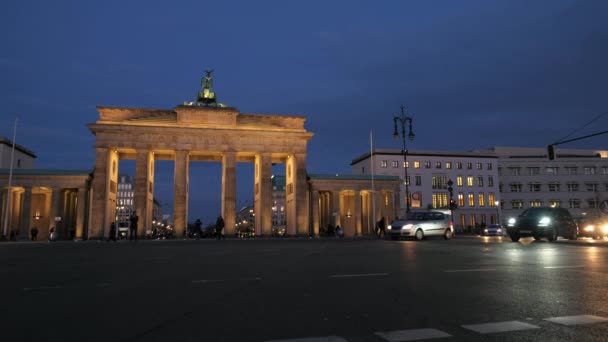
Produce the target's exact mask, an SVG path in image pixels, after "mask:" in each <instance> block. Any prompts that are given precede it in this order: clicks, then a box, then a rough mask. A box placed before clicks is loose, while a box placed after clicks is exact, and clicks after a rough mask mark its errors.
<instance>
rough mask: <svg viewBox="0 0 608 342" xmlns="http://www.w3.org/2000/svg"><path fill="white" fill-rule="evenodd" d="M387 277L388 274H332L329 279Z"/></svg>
mask: <svg viewBox="0 0 608 342" xmlns="http://www.w3.org/2000/svg"><path fill="white" fill-rule="evenodd" d="M387 275H388V273H361V274H334V275H330V276H329V278H354V277H378V276H387Z"/></svg>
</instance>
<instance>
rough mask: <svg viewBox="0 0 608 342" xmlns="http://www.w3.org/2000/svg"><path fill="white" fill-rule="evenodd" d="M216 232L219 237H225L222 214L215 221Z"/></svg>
mask: <svg viewBox="0 0 608 342" xmlns="http://www.w3.org/2000/svg"><path fill="white" fill-rule="evenodd" d="M215 234H216V235H217V239H218V240H220V239H225V237H224V219H223V218H222V216H221V215H220V216H218V217H217V220H216V221H215Z"/></svg>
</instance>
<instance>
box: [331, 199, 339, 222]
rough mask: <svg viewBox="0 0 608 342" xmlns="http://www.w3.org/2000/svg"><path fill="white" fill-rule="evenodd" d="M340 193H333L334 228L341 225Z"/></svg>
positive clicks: (332, 213) (332, 214)
mask: <svg viewBox="0 0 608 342" xmlns="http://www.w3.org/2000/svg"><path fill="white" fill-rule="evenodd" d="M340 215H341V211H340V192H339V191H332V192H331V216H332V218H333V221H334V227H335V226H337V225H339V224H340Z"/></svg>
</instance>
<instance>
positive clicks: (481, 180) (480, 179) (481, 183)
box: [477, 176, 483, 188]
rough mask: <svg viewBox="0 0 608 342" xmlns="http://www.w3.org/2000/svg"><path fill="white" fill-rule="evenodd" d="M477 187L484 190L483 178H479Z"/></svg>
mask: <svg viewBox="0 0 608 342" xmlns="http://www.w3.org/2000/svg"><path fill="white" fill-rule="evenodd" d="M477 186H478V187H480V188H483V177H482V176H477Z"/></svg>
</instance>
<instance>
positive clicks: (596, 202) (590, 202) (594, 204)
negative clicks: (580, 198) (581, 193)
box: [587, 198, 600, 208]
mask: <svg viewBox="0 0 608 342" xmlns="http://www.w3.org/2000/svg"><path fill="white" fill-rule="evenodd" d="M587 205H588V206H589V208H599V206H600V201H599V200H598V199H596V198H592V199H588V200H587Z"/></svg>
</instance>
